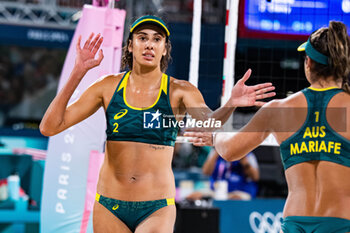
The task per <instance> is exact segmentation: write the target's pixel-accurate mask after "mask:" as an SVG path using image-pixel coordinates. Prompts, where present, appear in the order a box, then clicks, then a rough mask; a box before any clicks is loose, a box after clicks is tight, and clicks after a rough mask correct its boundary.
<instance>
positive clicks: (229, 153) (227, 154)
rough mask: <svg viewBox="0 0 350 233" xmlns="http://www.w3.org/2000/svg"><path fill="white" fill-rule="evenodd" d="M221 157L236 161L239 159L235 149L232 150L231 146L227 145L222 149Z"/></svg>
mask: <svg viewBox="0 0 350 233" xmlns="http://www.w3.org/2000/svg"><path fill="white" fill-rule="evenodd" d="M221 157H222V158H223V159H225V160H226V161H236V160H239V155H238V154H237V151H235V150H232V148H230V147H228V148H226V149H225V150H223V151H222V154H221Z"/></svg>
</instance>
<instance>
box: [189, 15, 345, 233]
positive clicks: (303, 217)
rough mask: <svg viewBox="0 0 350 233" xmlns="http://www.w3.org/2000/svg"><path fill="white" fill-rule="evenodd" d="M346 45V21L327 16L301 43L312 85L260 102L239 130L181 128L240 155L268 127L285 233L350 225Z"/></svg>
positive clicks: (335, 232)
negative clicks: (281, 175)
mask: <svg viewBox="0 0 350 233" xmlns="http://www.w3.org/2000/svg"><path fill="white" fill-rule="evenodd" d="M349 46H350V45H349V36H348V33H347V29H346V26H345V25H344V24H343V23H341V22H335V21H332V22H330V23H329V27H328V28H320V29H318V30H317V31H315V32H314V33H312V34H311V35H310V37H309V39H308V41H307V42H306V43H304V44H302V45H301V46H300V47H299V48H298V50H299V51H305V53H306V57H305V62H304V70H305V75H306V78H307V80H308V81H309V83H310V84H311V85H310V87H309V88H306V89H304V90H302V91H300V92H298V93H295V94H294V95H292V96H290V97H288V98H286V99H283V100H274V101H272V102H270V103H268V104H266V105H264V107H263V108H261V109H260V110H259V111H258V112H257V113H256V115H255V116H254V117H253V118H252V120H251V121H250V122H249V123H248V124H247V125H246V126H245V127H243V129H242V130H241V131H240V132H238V133H237V134H234V135H232V134H231V135H229V134H222V133H217V134H215V133H213V134H209V133H200V132H197V133H186V134H185V136H190V137H195V138H193V139H192V140H191V141H192V142H193V143H194V144H195V145H198V146H200V145H212V144H214V146H215V148H216V150H217V151H218V153H219V154H220V155H221V156H222V157H223V158H225V159H226V160H238V159H240V158H241V157H242V156H244V155H245V154H247V153H248V152H249V151H251V150H253V149H254V148H255V147H257V146H258V145H259V144H260V143H261V142H262V141H263V140H264V139H265V138H266V137H267V136H268V135H269V133H272V134H273V135H274V136H275V138H276V140H277V142H278V143H279V144H280V150H281V156H282V161H283V164H284V168H285V174H286V179H287V183H288V189H289V194H288V198H287V201H286V204H285V208H284V213H283V214H284V221H283V224H282V231H283V232H284V233H300V232H304V233H311V232H312V233H344V232H350V209H349V207H350V179H349V177H350V140H349V139H350V95H349V93H350V89H349V85H348V81H349V80H348V77H349V72H350V48H349ZM303 109H305V110H304V111H303Z"/></svg>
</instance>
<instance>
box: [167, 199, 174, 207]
mask: <svg viewBox="0 0 350 233" xmlns="http://www.w3.org/2000/svg"><path fill="white" fill-rule="evenodd" d="M166 203H167V205H175V199H174V198H167V199H166Z"/></svg>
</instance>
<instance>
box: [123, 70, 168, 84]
mask: <svg viewBox="0 0 350 233" xmlns="http://www.w3.org/2000/svg"><path fill="white" fill-rule="evenodd" d="M161 78H162V71H161V70H160V67H157V68H154V69H150V68H143V67H140V66H134V67H133V69H132V70H131V74H130V78H129V79H130V82H132V83H133V85H134V86H136V87H140V88H153V87H159V85H160V81H161Z"/></svg>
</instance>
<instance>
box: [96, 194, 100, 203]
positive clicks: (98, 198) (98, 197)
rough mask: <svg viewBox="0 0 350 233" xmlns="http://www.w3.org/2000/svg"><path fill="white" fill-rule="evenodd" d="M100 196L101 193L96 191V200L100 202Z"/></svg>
mask: <svg viewBox="0 0 350 233" xmlns="http://www.w3.org/2000/svg"><path fill="white" fill-rule="evenodd" d="M100 197H101V195H100V194H98V193H96V196H95V200H96V201H97V202H100Z"/></svg>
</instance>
